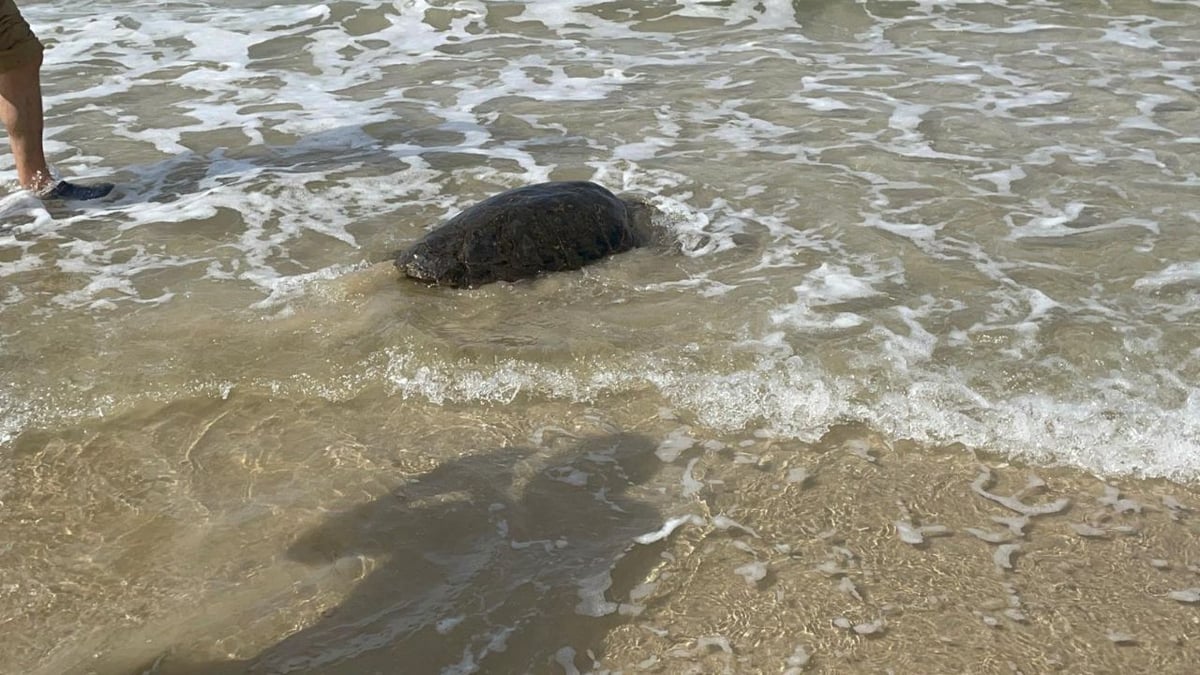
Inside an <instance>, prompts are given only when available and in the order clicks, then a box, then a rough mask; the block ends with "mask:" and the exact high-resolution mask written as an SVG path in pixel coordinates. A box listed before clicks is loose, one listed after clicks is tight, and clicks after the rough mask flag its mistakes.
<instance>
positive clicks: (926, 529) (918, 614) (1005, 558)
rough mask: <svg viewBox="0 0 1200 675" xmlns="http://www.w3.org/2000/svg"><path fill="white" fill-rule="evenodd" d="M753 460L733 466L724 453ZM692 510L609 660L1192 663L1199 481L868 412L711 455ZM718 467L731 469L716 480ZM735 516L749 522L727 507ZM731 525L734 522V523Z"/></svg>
mask: <svg viewBox="0 0 1200 675" xmlns="http://www.w3.org/2000/svg"><path fill="white" fill-rule="evenodd" d="M731 452H733V453H735V461H744V462H746V463H745V464H742V465H740V466H738V467H737V468H732V469H731V468H730V463H729V461H728V459H727V457H725V455H728V453H731ZM692 475H693V477H694V478H696V479H698V480H699V481H700V482H701V483H703V484H705V487H704V488H702V489H701V490H700V491H699V492H698V493H697V495H696V497H697V504H696V507H697V508H696V513H697V514H704V524H703V525H701V526H689V527H685V528H681V529H680V531H679V532H678V533H677V534H676V535H675V538H674V539H673V540H672V541H671V542H670V544H669V545H668V546H666V547H665V548H664V550H663V551H662V553H661V555H662V561H661V563H660V564H659V566H658V567H657V568H656V569H655V570H654V571H653V572H652V573H651V574H650V575H648V577H647V580H646V581H647V585H646V586H644V587H643V588H642V589H640V591H639V593H641V594H645V597H644V599H641V600H639V602H640V603H641V604H643V605H645V611H644V612H642V614H641V615H640V616H638V617H637V619H636V620H635V621H633V622H631V623H629V624H628V625H624V626H621V627H619V628H617V629H615V630H614V631H612V632H611V633H610V634H609V635H608V636H606V638H605V639H604V641H603V646H602V656H599V658H598V662H599V663H598V665H599V669H607V670H611V671H624V672H661V673H717V672H729V673H778V672H789V673H799V672H813V673H848V672H854V673H882V672H896V673H918V672H920V673H1009V672H1020V673H1045V672H1069V673H1110V672H1161V673H1190V672H1194V671H1195V667H1196V663H1198V662H1200V661H1198V659H1200V536H1198V535H1200V514H1198V513H1197V511H1196V507H1198V506H1200V491H1198V490H1197V489H1196V487H1195V486H1191V487H1185V486H1181V485H1179V484H1175V483H1170V482H1166V481H1162V480H1149V481H1146V480H1136V479H1124V480H1115V479H1109V480H1099V479H1097V478H1094V477H1091V476H1088V475H1086V474H1083V473H1081V472H1079V471H1076V470H1071V469H1060V468H1031V467H1027V466H1020V465H1016V464H1010V463H1007V462H1005V461H1003V459H1001V458H996V457H986V456H980V457H976V456H974V455H973V454H972V453H970V452H968V451H966V450H964V449H962V448H943V449H936V450H930V449H928V448H918V447H915V446H913V445H912V444H908V443H896V444H894V447H892V444H887V443H884V442H882V441H881V440H880V439H879V438H878V437H872V436H871V435H869V434H864V433H863V432H862V430H861V429H857V430H856V429H849V428H846V429H840V430H836V431H834V432H831V433H830V434H829V435H828V436H827V437H826V438H825V439H824V440H823V441H822V442H821V443H818V444H816V445H814V446H811V447H800V446H797V445H795V444H792V443H780V444H775V443H770V442H763V443H757V444H755V445H752V446H749V447H747V448H744V449H738V450H733V449H727V450H723V451H719V452H716V453H711V454H709V455H705V456H701V457H700V458H699V461H698V462H697V463H696V464H695V466H694V467H693V470H692ZM718 481H720V482H718ZM718 515H724V516H727V517H728V518H730V519H731V520H732V521H736V523H737V525H731V524H730V523H728V522H725V521H720V520H715V519H714V518H713V517H712V516H718ZM722 526H723V527H722Z"/></svg>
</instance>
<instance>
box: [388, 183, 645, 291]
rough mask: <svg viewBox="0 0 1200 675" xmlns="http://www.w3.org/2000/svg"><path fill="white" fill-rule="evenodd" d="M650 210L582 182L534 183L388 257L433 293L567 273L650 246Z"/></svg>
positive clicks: (459, 217)
mask: <svg viewBox="0 0 1200 675" xmlns="http://www.w3.org/2000/svg"><path fill="white" fill-rule="evenodd" d="M652 210H653V207H651V206H650V205H648V204H646V203H645V202H642V201H640V200H637V199H633V198H630V199H621V198H620V197H617V196H616V195H614V194H613V193H612V192H609V191H608V190H606V189H605V188H603V187H601V186H599V185H597V184H595V183H591V182H587V181H561V182H552V183H539V184H537V185H528V186H525V187H519V188H516V189H513V190H509V191H507V192H502V193H500V194H498V195H495V196H494V197H489V198H488V199H485V200H483V201H482V202H479V203H478V204H476V205H474V206H472V207H470V208H468V209H466V210H465V211H463V212H461V213H459V214H458V215H456V216H454V217H453V218H451V219H450V220H447V221H446V222H445V223H442V224H441V225H439V226H438V227H437V228H436V229H434V230H432V231H430V232H429V233H428V234H426V235H425V236H424V237H422V238H421V239H420V240H419V241H418V242H417V243H415V244H413V245H412V246H411V247H409V248H408V249H406V250H403V251H399V252H397V253H396V254H395V255H396V257H395V264H396V267H397V268H399V269H400V271H401V272H403V273H404V274H405V276H408V277H411V278H413V279H419V280H421V281H424V282H427V283H430V284H437V285H441V286H453V287H455V288H464V287H474V286H481V285H483V284H488V283H491V282H493V281H517V280H518V279H526V278H529V277H533V276H536V275H537V274H539V273H541V272H553V271H559V270H574V269H579V268H580V267H583V266H584V265H587V264H589V263H592V262H595V261H597V260H599V259H601V258H604V257H606V256H609V255H612V254H614V253H622V252H624V251H628V250H629V249H632V248H635V247H638V246H644V245H646V244H648V243H650V242H651V241H652V239H654V235H653V233H652V232H651V225H650V215H651V212H652Z"/></svg>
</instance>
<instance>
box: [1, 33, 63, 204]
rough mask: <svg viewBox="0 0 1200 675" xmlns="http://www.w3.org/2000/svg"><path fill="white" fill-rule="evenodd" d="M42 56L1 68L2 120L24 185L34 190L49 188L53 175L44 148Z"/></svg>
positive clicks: (27, 188) (22, 185) (39, 190)
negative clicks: (47, 163)
mask: <svg viewBox="0 0 1200 675" xmlns="http://www.w3.org/2000/svg"><path fill="white" fill-rule="evenodd" d="M41 65H42V57H41V54H40V53H39V54H38V55H37V57H36V59H34V60H31V61H28V62H27V63H23V64H21V65H19V66H17V67H15V68H11V69H9V70H6V71H3V72H0V120H2V121H3V122H4V128H5V129H6V130H8V141H9V144H10V145H11V146H12V152H13V158H14V160H15V161H16V164H17V179H18V180H19V181H20V182H21V187H23V188H25V189H26V190H29V191H31V192H34V193H41V192H44V191H47V190H48V189H50V188H51V187H52V183H53V180H54V179H53V178H51V177H50V168H49V167H48V166H46V155H45V152H44V151H43V150H42V125H43V122H42V84H41V77H40V75H39V72H38V71H39V69H40V68H41Z"/></svg>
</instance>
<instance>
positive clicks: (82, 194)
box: [38, 180, 114, 201]
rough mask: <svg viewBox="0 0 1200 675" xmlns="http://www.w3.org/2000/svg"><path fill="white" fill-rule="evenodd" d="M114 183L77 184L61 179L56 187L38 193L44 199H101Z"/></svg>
mask: <svg viewBox="0 0 1200 675" xmlns="http://www.w3.org/2000/svg"><path fill="white" fill-rule="evenodd" d="M113 187H114V186H113V184H112V183H95V184H92V185H77V184H75V183H68V182H67V181H65V180H60V181H58V182H57V183H55V184H54V187H52V188H50V189H49V190H45V191H43V192H39V193H38V197H41V198H42V199H72V200H78V201H82V200H87V199H99V198H101V197H103V196H105V195H107V194H108V193H110V192H112V190H113Z"/></svg>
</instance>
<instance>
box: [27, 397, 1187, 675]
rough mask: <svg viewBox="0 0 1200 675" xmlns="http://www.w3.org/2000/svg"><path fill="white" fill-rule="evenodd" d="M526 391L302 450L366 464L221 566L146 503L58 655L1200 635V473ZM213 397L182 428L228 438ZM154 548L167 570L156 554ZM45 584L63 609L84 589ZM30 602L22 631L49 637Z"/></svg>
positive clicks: (956, 669) (1071, 646) (607, 668)
mask: <svg viewBox="0 0 1200 675" xmlns="http://www.w3.org/2000/svg"><path fill="white" fill-rule="evenodd" d="M536 410H537V414H535V415H533V417H534V418H540V419H542V420H543V421H549V420H550V419H551V418H554V417H557V418H558V419H559V420H561V421H564V424H563V426H562V427H552V426H546V427H541V428H540V430H538V431H536V432H535V433H534V434H533V436H532V437H531V438H530V443H529V444H528V445H527V446H524V447H521V446H513V445H508V444H507V443H506V442H505V441H504V440H503V439H504V438H505V437H509V438H511V437H513V436H514V432H520V433H516V434H515V435H516V436H522V435H525V432H524V430H522V429H520V428H519V427H509V428H505V427H504V425H502V424H501V425H497V426H494V427H490V428H488V430H487V431H486V432H484V433H486V434H487V435H489V436H494V441H495V442H494V443H493V447H486V448H481V449H480V450H479V451H476V452H465V453H462V454H460V455H459V456H456V457H450V456H445V457H442V458H440V459H439V458H435V457H434V456H433V455H430V454H422V453H420V452H415V451H413V450H411V449H405V448H406V443H407V442H406V441H399V442H397V445H393V446H389V445H388V444H387V443H386V442H385V441H384V440H383V439H385V438H387V437H388V436H389V435H391V434H402V433H403V431H402V427H403V419H402V416H400V415H397V416H396V417H395V418H394V419H392V420H390V421H389V423H388V425H387V426H385V427H384V428H381V429H379V430H377V431H376V432H374V433H373V434H372V436H371V437H369V438H364V439H363V440H364V441H365V444H363V445H358V446H344V447H343V448H342V449H341V450H339V451H337V452H335V453H333V454H332V455H330V456H327V457H324V458H321V459H319V460H311V461H312V463H311V464H310V465H308V466H307V467H306V470H312V471H317V472H318V473H314V474H313V476H316V475H319V474H321V473H325V472H328V473H330V474H337V473H338V471H339V466H341V465H344V464H345V463H346V462H350V463H351V464H354V465H356V466H357V468H359V469H361V468H364V467H365V468H368V469H371V470H372V471H373V472H375V473H377V474H378V476H377V480H375V481H373V482H371V483H370V484H363V483H357V484H346V485H341V486H340V487H338V486H336V480H335V482H334V483H333V484H331V485H329V486H326V487H325V488H322V489H324V490H328V491H329V494H325V495H309V498H317V497H319V503H321V504H324V505H325V506H322V507H320V508H319V509H318V510H317V511H316V512H312V511H307V512H306V515H305V514H301V515H299V516H297V517H295V518H291V519H286V518H283V514H282V513H279V512H276V515H275V517H273V518H269V519H266V520H259V521H258V522H259V525H257V526H255V527H259V528H260V529H259V532H260V538H258V539H257V540H256V538H255V537H251V536H250V535H249V530H248V529H247V528H246V526H245V525H242V526H241V527H234V525H233V524H230V523H224V524H222V523H220V522H215V523H213V524H211V525H209V526H207V527H206V528H204V529H209V530H216V531H230V532H240V535H239V536H240V537H243V538H244V539H243V541H241V542H232V543H233V544H234V546H235V549H233V550H225V551H224V552H219V551H214V552H211V553H209V557H208V558H205V557H204V555H203V554H199V555H200V558H199V559H198V561H195V560H194V561H193V562H192V563H191V565H192V567H191V571H192V572H193V573H195V574H196V575H197V576H198V577H205V576H206V575H207V577H208V578H194V579H190V580H185V579H183V578H182V576H183V574H184V573H185V571H186V570H184V569H182V567H183V563H182V562H181V559H182V556H183V555H184V553H179V552H177V551H176V549H178V548H179V546H180V545H179V543H178V542H175V543H172V544H171V545H170V547H173V548H168V550H169V551H176V552H175V555H176V556H177V557H178V558H179V559H174V560H172V559H170V558H169V557H167V558H164V555H163V551H161V550H157V549H156V547H159V546H163V545H164V544H163V543H162V542H164V541H166V539H167V538H169V537H170V536H172V535H171V531H172V528H171V527H170V526H169V525H167V524H164V523H162V522H158V523H157V525H156V524H155V522H149V523H148V524H146V525H144V526H143V529H142V530H139V531H137V532H133V533H131V536H130V541H126V542H120V541H117V542H111V544H109V545H108V548H109V549H112V550H118V551H121V552H122V554H123V557H122V559H123V560H125V561H127V562H126V566H127V567H128V569H129V570H130V577H129V582H130V583H131V584H133V585H139V586H140V587H139V588H137V590H136V591H133V592H129V593H128V596H129V597H128V601H129V602H132V601H134V600H137V601H138V602H137V603H135V605H129V606H128V607H126V609H127V610H129V611H128V612H127V613H125V614H124V616H121V617H119V618H118V619H117V620H116V621H115V624H114V626H110V627H97V628H96V629H95V630H93V632H92V633H93V635H94V636H95V637H94V639H92V640H91V641H90V645H91V647H92V648H94V658H93V659H91V660H90V662H89V659H86V658H81V657H80V653H81V651H82V649H81V648H80V647H79V646H78V645H79V644H82V645H84V646H85V647H86V646H87V645H88V644H89V640H87V639H83V640H80V639H79V638H78V636H76V637H75V638H73V639H74V641H75V642H76V643H77V648H76V649H74V650H73V652H72V654H73V656H72V655H71V654H62V653H60V654H59V657H60V658H58V660H57V661H56V660H54V659H49V660H45V661H43V664H44V665H46V666H47V667H49V668H55V667H59V668H60V670H59V671H57V672H70V673H91V674H94V675H127V674H129V675H131V674H133V673H139V674H140V673H152V674H154V675H201V674H205V675H232V674H234V673H327V674H330V675H332V674H334V673H339V674H344V673H425V672H428V673H437V672H444V673H460V672H461V673H469V672H481V673H514V674H516V673H575V672H582V673H587V672H594V673H618V672H621V673H637V672H646V673H671V674H674V673H697V674H700V673H780V672H783V673H790V674H792V675H795V674H796V673H884V672H894V673H1013V672H1020V673H1044V672H1065V673H1108V672H1152V671H1153V672H1160V673H1181V674H1182V673H1190V672H1193V670H1194V664H1195V663H1196V662H1197V660H1196V659H1197V656H1198V655H1200V536H1198V535H1200V490H1197V488H1196V487H1195V486H1185V485H1180V484H1178V483H1172V482H1169V481H1164V480H1139V479H1133V478H1127V479H1108V480H1100V479H1098V478H1095V477H1092V476H1089V475H1087V474H1085V473H1082V472H1080V471H1078V470H1074V469H1066V468H1043V467H1031V466H1023V465H1018V464H1015V463H1010V462H1007V461H1005V460H1004V459H1003V458H1001V457H994V456H983V455H978V454H976V453H972V452H970V451H968V450H966V449H964V448H962V447H946V448H929V447H920V446H917V445H915V444H913V443H908V442H889V441H887V440H885V439H883V438H881V437H880V436H879V435H877V434H875V433H873V432H871V431H870V430H868V429H866V428H864V427H861V426H847V427H841V428H837V429H834V430H833V431H831V432H829V433H828V434H827V435H826V436H825V437H824V438H823V439H821V440H820V441H819V442H817V443H814V444H802V443H798V442H795V441H779V440H774V439H770V438H765V437H761V436H757V437H756V436H753V435H738V436H725V437H716V436H708V435H701V434H699V433H696V434H695V435H693V429H692V428H690V427H687V426H680V422H679V421H678V420H674V419H671V416H670V415H667V419H659V418H652V419H648V420H645V421H644V422H643V423H640V424H638V425H636V427H637V428H636V429H635V430H634V431H629V432H612V431H611V425H610V422H609V421H607V420H608V419H609V418H606V417H604V416H603V415H601V414H599V413H598V412H597V411H595V410H591V409H586V408H583V409H581V408H579V407H578V406H557V405H556V406H549V407H537V408H536ZM167 412H170V411H169V410H168V411H167ZM342 412H343V413H346V414H349V413H350V409H349V408H344V409H343V410H342ZM444 412H448V411H444ZM527 412H529V411H527ZM630 412H632V410H626V411H621V413H622V414H621V417H622V418H623V419H627V420H628V419H630V416H629V415H628V413H630ZM455 414H457V415H458V416H460V418H461V419H462V421H463V422H464V423H465V422H467V421H468V420H469V419H470V417H469V415H471V414H472V413H467V412H466V411H465V410H463V411H458V412H457V413H455ZM235 416H236V413H235ZM173 419H174V421H175V422H183V423H184V424H185V426H186V423H187V418H186V417H183V416H180V415H175V416H174V417H173ZM202 419H203V416H197V417H196V418H195V419H193V422H192V424H193V425H195V426H196V427H203V428H205V429H208V430H209V433H210V434H216V435H218V436H221V433H220V432H219V431H217V430H214V428H213V425H212V424H211V423H209V422H203V421H201V420H202ZM247 419H249V418H247ZM493 421H495V420H494V419H493ZM228 423H229V422H228V420H224V421H222V420H220V419H219V420H218V422H217V424H216V426H218V427H219V426H220V425H222V424H228ZM206 424H207V425H208V426H205V425H206ZM254 424H256V425H257V424H258V423H254ZM233 426H234V427H236V426H238V424H237V423H235V424H234V425H233ZM255 428H259V427H257V426H255ZM483 429H484V428H483V427H476V428H475V430H474V431H472V429H471V428H470V427H469V425H467V424H464V426H462V427H461V428H457V429H447V431H446V432H445V435H446V437H447V438H454V439H456V440H455V441H454V442H461V437H462V435H463V434H469V433H479V432H481V431H482V430H483ZM604 429H609V431H610V433H602V431H603V430H604ZM333 433H338V432H333ZM218 440H219V439H218ZM435 440H436V439H435ZM534 441H536V442H534ZM423 442H425V443H427V444H428V443H430V442H431V439H430V438H428V437H426V438H424V439H423ZM438 442H440V441H438ZM434 445H436V443H435V444H434ZM430 447H434V446H432V445H431V446H430ZM351 449H352V450H353V451H354V452H353V453H350V452H349V450H351ZM197 456H207V457H209V458H210V460H215V458H216V456H215V455H197ZM261 460H262V463H261V465H260V467H259V469H258V470H259V471H262V472H263V473H260V475H259V483H258V484H257V485H258V487H257V489H258V490H259V492H258V493H257V494H252V493H253V492H254V491H253V490H248V489H247V490H246V492H247V501H246V503H251V502H252V501H254V500H255V499H257V500H259V501H260V502H262V503H269V502H276V503H280V502H281V500H282V499H283V498H282V497H280V496H279V495H280V494H283V492H284V491H282V490H281V489H280V486H282V485H286V484H288V479H286V478H280V479H279V480H281V482H280V483H279V484H278V485H276V486H274V487H272V485H271V483H270V482H263V480H264V479H267V478H268V477H269V476H270V475H271V469H270V466H271V462H270V461H269V458H267V457H262V458H261ZM324 464H328V466H327V467H326V468H325V469H324V471H322V470H321V465H324ZM350 475H357V474H346V476H350ZM322 480H328V478H324V479H322ZM246 485H247V486H250V485H254V483H253V482H252V481H250V480H248V481H247V483H246ZM223 489H224V490H226V491H230V492H233V491H240V490H243V489H245V488H244V487H241V486H237V485H228V486H225V487H224V488H223ZM314 489H315V488H314ZM292 498H293V499H294V498H296V497H294V496H293V497H292ZM284 501H286V500H284ZM151 520H152V521H156V520H161V519H151ZM289 533H294V534H289ZM135 539H136V541H142V542H144V545H143V546H131V542H132V543H136V542H135V541H134V540H135ZM280 541H288V542H289V543H288V545H287V550H286V551H282V552H280V551H279V549H278V546H279V544H278V543H275V542H280ZM225 543H226V544H228V543H230V542H225ZM193 544H195V547H194V549H193V550H195V551H199V550H201V548H202V547H203V542H193ZM239 547H241V548H239ZM104 550H105V546H100V547H99V548H98V553H102V552H103V551H104ZM237 551H241V552H240V553H239V552H237ZM193 555H197V553H193ZM138 556H143V558H142V559H138ZM223 558H224V562H222V559H223ZM155 560H157V561H158V562H157V563H155V562H154V561H155ZM164 560H165V562H164ZM256 561H257V562H256ZM164 564H165V565H166V567H167V568H168V569H171V568H177V569H174V570H173V571H171V572H170V573H166V574H162V573H159V574H158V575H156V573H154V572H153V571H152V569H153V567H154V566H155V565H164ZM121 569H123V568H121V567H120V566H118V568H114V569H113V570H112V572H113V573H114V574H119V573H120V572H121ZM138 570H141V572H138ZM147 572H149V575H147V576H145V577H144V578H143V577H140V576H139V574H142V575H145V574H146V573H147ZM81 578H83V577H81ZM97 583H100V582H99V581H98V582H97ZM104 583H105V584H106V585H109V586H112V585H115V582H113V581H111V580H110V581H106V582H104ZM55 588H56V590H55V593H56V598H55V603H56V604H57V608H56V609H55V611H47V617H48V618H50V619H52V618H53V616H54V615H56V614H58V615H61V612H64V611H68V610H69V606H67V605H69V603H70V602H71V597H72V595H71V593H70V590H71V588H70V587H68V586H66V585H64V584H63V583H61V582H60V583H59V584H57V586H56V587H55ZM76 595H77V596H78V599H79V600H80V601H85V600H84V598H85V597H86V596H87V595H88V592H87V590H86V589H84V588H82V587H80V588H78V589H77V591H76ZM64 602H65V603H67V604H63V603H64ZM147 602H149V604H147ZM109 603H110V604H111V605H112V606H125V605H128V604H129V603H128V602H126V601H123V600H115V599H110V600H109ZM10 607H11V605H10ZM45 609H46V610H51V609H52V608H51V607H46V608H45ZM181 611H183V612H184V613H183V614H181V613H180V612H181ZM35 618H36V617H33V616H25V617H24V618H22V619H17V620H15V621H14V620H12V619H10V627H11V628H19V629H20V631H21V632H22V633H23V634H25V635H29V636H32V635H35V634H36V630H35V627H34V625H33V624H31V623H29V622H30V621H34V620H35ZM64 668H65V669H64ZM45 672H50V671H45Z"/></svg>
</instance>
